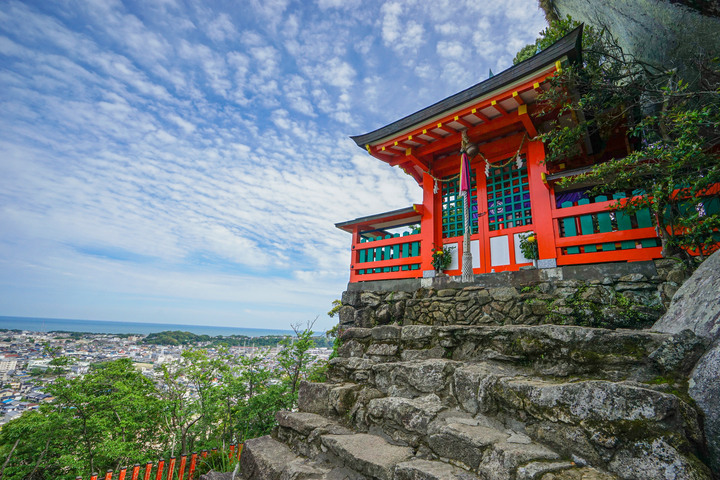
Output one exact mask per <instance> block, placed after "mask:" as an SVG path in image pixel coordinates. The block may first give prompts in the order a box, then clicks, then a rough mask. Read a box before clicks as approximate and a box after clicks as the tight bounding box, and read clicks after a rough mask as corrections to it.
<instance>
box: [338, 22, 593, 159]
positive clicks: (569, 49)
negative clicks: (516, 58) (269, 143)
mask: <svg viewBox="0 0 720 480" xmlns="http://www.w3.org/2000/svg"><path fill="white" fill-rule="evenodd" d="M582 30H583V25H582V24H581V25H580V26H579V27H577V28H575V29H574V30H572V31H571V32H569V33H568V34H567V35H565V36H564V37H562V38H561V39H559V40H558V41H557V42H555V43H553V44H552V45H550V46H549V47H548V48H546V49H545V50H543V51H541V52H540V53H538V54H536V55H533V56H532V57H530V58H528V59H526V60H523V61H522V62H520V63H518V64H517V65H513V66H512V67H510V68H507V69H505V70H503V71H502V72H500V73H498V74H496V75H495V76H493V77H490V78H488V79H486V80H484V81H482V82H480V83H477V84H475V85H473V86H471V87H469V88H466V89H465V90H462V91H460V92H458V93H456V94H454V95H451V96H449V97H447V98H445V99H443V100H440V101H439V102H436V103H434V104H432V105H430V106H428V107H425V108H423V109H422V110H418V111H417V112H415V113H412V114H410V115H408V116H406V117H403V118H401V119H399V120H396V121H394V122H392V123H390V124H388V125H385V126H384V127H380V128H378V129H377V130H373V131H372V132H368V133H365V134H362V135H355V136H351V137H350V138H351V139H353V140H354V141H355V144H357V146H358V147H360V148H363V149H364V148H365V145H367V144H370V143H373V142H375V141H377V140H380V139H382V138H386V137H388V136H391V135H393V134H395V133H398V132H400V131H402V130H404V129H406V128H409V127H411V126H413V125H417V124H418V123H422V122H424V121H426V120H429V119H431V118H432V117H435V116H436V115H439V114H441V113H443V112H446V111H449V110H452V109H453V108H455V107H458V106H460V105H462V104H464V103H466V102H468V101H470V100H472V99H474V98H477V97H480V96H482V95H485V94H487V93H489V92H492V91H494V90H497V89H500V88H502V87H504V86H505V85H508V84H510V83H512V82H513V81H515V80H516V79H518V78H522V77H523V76H525V75H527V74H529V73H531V72H533V71H535V70H538V69H540V68H542V67H544V66H546V65H548V64H551V63H554V62H555V61H556V60H558V59H560V58H561V57H563V56H567V57H568V59H570V61H573V62H576V61H580V60H581V40H582Z"/></svg>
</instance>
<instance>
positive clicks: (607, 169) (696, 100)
mask: <svg viewBox="0 0 720 480" xmlns="http://www.w3.org/2000/svg"><path fill="white" fill-rule="evenodd" d="M575 26H577V24H576V23H575V22H573V21H572V20H571V19H570V18H567V19H565V20H563V21H559V22H554V23H553V24H552V25H551V26H550V27H549V28H548V29H546V30H545V31H543V32H542V36H541V38H540V39H538V41H537V42H536V44H535V45H534V47H535V48H538V47H540V48H542V47H544V46H547V44H548V42H549V43H552V42H553V41H555V40H557V39H558V38H560V37H561V36H563V35H564V34H566V33H567V32H569V31H570V30H571V29H572V28H574V27H575ZM529 50H531V47H530V46H528V47H526V49H524V50H523V51H524V53H523V51H521V52H520V53H519V54H518V58H522V57H523V56H524V55H527V53H528V51H529ZM686 61H687V62H688V63H693V68H678V67H679V66H678V65H649V64H647V63H643V62H641V61H639V60H637V59H636V58H634V57H633V56H632V55H629V54H627V53H626V52H624V51H623V50H622V48H620V47H619V45H618V43H617V42H616V41H615V40H614V39H613V38H612V36H611V35H610V34H609V33H608V31H607V30H606V29H603V28H601V27H597V26H596V27H595V28H591V27H587V26H586V27H585V30H584V37H583V52H582V62H580V63H578V64H575V65H568V66H567V67H566V68H564V69H563V71H562V73H561V74H559V75H556V76H555V77H554V78H553V79H552V80H551V88H550V89H549V90H548V92H547V93H545V94H543V95H541V101H542V102H543V104H544V106H545V109H544V110H543V111H542V112H541V115H550V114H551V112H552V114H554V115H557V117H556V121H554V122H550V124H551V125H552V128H550V129H549V130H547V131H544V132H543V133H541V135H540V138H541V139H542V141H543V142H544V143H545V146H546V162H548V163H549V164H552V163H554V162H565V161H567V160H569V159H573V158H578V157H580V156H583V155H585V156H591V157H592V158H594V161H595V162H599V164H598V165H596V166H595V167H594V168H593V169H592V170H591V171H590V172H589V173H585V174H583V175H579V176H575V177H567V178H566V179H564V180H563V184H564V185H565V186H569V187H572V185H578V184H585V185H587V184H591V185H595V186H594V188H593V189H592V190H590V192H589V193H590V194H592V195H601V194H605V195H608V194H609V195H611V196H612V195H613V194H616V193H624V194H626V196H627V199H621V200H618V202H617V203H616V204H615V205H614V208H617V209H620V210H623V211H625V212H626V213H628V214H632V213H634V212H636V211H638V210H641V209H648V210H649V211H650V212H651V214H652V218H653V219H654V222H655V226H656V230H657V232H658V235H659V236H660V238H661V241H662V246H663V253H664V255H665V256H669V255H676V254H682V255H683V256H687V253H688V252H693V253H696V254H699V255H700V256H701V257H702V256H703V255H705V254H707V253H709V252H710V251H712V249H713V248H714V245H715V244H716V243H717V242H718V241H719V240H720V235H719V234H718V232H719V229H720V195H718V184H719V183H720V157H719V154H720V149H719V145H720V133H719V132H720V64H719V62H718V58H711V57H709V56H707V55H704V54H703V53H702V52H700V51H698V52H697V55H696V56H694V57H693V58H687V59H686ZM679 71H683V72H695V73H694V74H693V75H694V76H693V77H692V78H682V76H681V75H680V74H679V73H678V72H679ZM685 75H689V74H688V73H686V74H685ZM558 106H559V110H558ZM563 116H565V117H569V118H573V121H572V122H567V121H559V120H557V119H560V118H562V117H563ZM541 120H544V119H542V118H541ZM618 134H621V135H625V136H626V137H627V140H628V143H627V147H628V149H627V150H626V152H625V153H626V154H624V155H617V154H616V155H612V156H609V155H607V154H606V153H605V148H606V146H607V144H608V142H609V140H610V138H611V137H612V136H613V135H618ZM588 144H592V145H593V150H594V151H593V152H589V151H587V150H588V148H587V145H588Z"/></svg>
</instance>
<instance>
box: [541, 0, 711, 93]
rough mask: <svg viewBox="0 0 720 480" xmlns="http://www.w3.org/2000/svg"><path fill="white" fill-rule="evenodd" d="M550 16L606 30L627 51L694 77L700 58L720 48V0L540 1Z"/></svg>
mask: <svg viewBox="0 0 720 480" xmlns="http://www.w3.org/2000/svg"><path fill="white" fill-rule="evenodd" d="M539 3H540V6H541V7H542V8H543V9H544V10H545V12H546V14H548V17H549V18H565V17H566V16H568V15H570V16H571V17H572V18H573V19H574V20H577V21H579V22H585V23H586V24H588V25H592V26H593V27H595V28H597V29H602V28H606V29H607V30H608V31H609V33H610V34H611V35H612V36H613V37H614V38H616V39H617V40H618V43H619V45H620V46H621V47H622V48H623V51H624V52H625V53H627V54H630V55H632V56H633V57H635V58H637V59H639V60H642V61H644V62H646V63H650V64H651V65H655V66H657V67H658V68H661V69H665V70H668V71H669V70H672V69H677V70H678V71H680V73H681V74H682V76H683V78H685V79H688V80H690V81H693V80H694V79H695V78H696V77H697V76H698V73H699V72H697V71H696V68H697V65H696V61H697V60H698V58H699V57H700V56H702V55H705V56H710V58H712V56H714V55H715V54H716V52H718V51H720V36H718V35H717V32H718V31H720V18H719V17H718V11H720V8H719V7H718V4H717V2H713V1H708V2H703V1H701V2H697V1H688V0H681V1H679V0H613V1H612V2H597V1H594V0H540V2H539Z"/></svg>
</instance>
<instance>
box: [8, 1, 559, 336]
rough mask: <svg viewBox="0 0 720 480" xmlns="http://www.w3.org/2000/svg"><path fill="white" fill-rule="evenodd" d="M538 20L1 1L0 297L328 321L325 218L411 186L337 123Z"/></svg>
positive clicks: (330, 250)
mask: <svg viewBox="0 0 720 480" xmlns="http://www.w3.org/2000/svg"><path fill="white" fill-rule="evenodd" d="M544 26H545V21H544V19H543V16H542V14H541V12H540V11H539V10H538V7H537V3H536V0H497V1H492V2H481V1H477V0H472V1H446V0H438V1H434V2H425V1H406V2H399V1H386V2H382V1H359V0H315V1H310V0H307V1H304V2H293V1H289V0H266V1H260V0H247V1H207V0H197V1H195V0H154V1H149V2H148V1H137V2H135V1H126V2H122V1H119V0H53V1H46V0H42V1H37V2H32V1H25V2H17V1H13V0H9V1H8V0H3V1H2V2H0V315H17V316H45V317H60V318H80V319H98V320H117V321H133V322H143V321H147V322H161V323H186V324H208V325H227V326H238V327H259V328H282V329H285V328H288V326H289V325H290V324H291V323H297V322H304V321H306V320H312V319H313V318H315V317H316V316H319V318H318V322H317V324H316V327H318V328H322V329H324V328H329V327H330V326H332V325H333V324H334V323H335V322H336V320H333V319H330V318H329V317H327V315H326V312H327V311H328V310H329V308H330V306H331V305H330V303H331V301H332V300H333V299H335V298H339V297H340V294H341V292H342V291H343V290H344V289H345V287H346V285H347V281H348V278H349V259H350V236H349V235H348V234H347V233H344V232H342V231H340V230H337V229H335V228H334V224H335V223H336V222H340V221H345V220H350V219H353V218H356V217H359V216H365V215H370V214H375V213H380V212H384V211H388V210H392V209H396V208H403V207H406V206H409V205H410V204H411V203H413V202H420V201H421V191H420V188H419V187H417V186H416V185H415V184H414V182H413V181H412V180H411V179H410V177H408V176H406V175H405V174H403V173H402V172H401V171H399V170H398V169H397V168H395V169H392V168H390V167H387V166H385V165H384V164H383V163H381V162H380V161H378V160H375V159H373V158H372V157H370V156H369V155H367V154H366V153H365V152H363V151H362V150H361V149H359V148H358V147H357V146H355V144H354V143H353V142H352V141H351V140H350V139H349V138H348V136H349V135H357V134H362V133H366V132H368V131H370V130H374V129H376V128H378V127H380V126H383V125H385V124H387V123H390V122H391V121H394V120H396V119H398V118H400V117H402V116H405V115H407V114H410V113H412V112H414V111H416V110H418V109H420V108H422V107H424V106H427V105H429V104H431V103H434V102H435V101H437V100H440V99H442V98H444V97H446V96H448V95H450V94H453V93H455V92H457V91H459V90H461V89H464V88H467V87H469V86H470V85H473V84H475V83H477V82H479V81H481V80H484V79H485V78H487V75H488V69H492V70H493V71H494V72H496V73H497V72H499V71H501V70H504V69H505V68H508V67H509V66H510V65H511V63H512V58H513V56H514V54H515V53H516V52H517V51H518V50H519V49H520V48H521V47H523V46H524V45H525V44H527V43H530V42H532V41H533V40H534V39H535V37H536V36H537V34H538V32H539V31H540V30H542V29H543V28H544Z"/></svg>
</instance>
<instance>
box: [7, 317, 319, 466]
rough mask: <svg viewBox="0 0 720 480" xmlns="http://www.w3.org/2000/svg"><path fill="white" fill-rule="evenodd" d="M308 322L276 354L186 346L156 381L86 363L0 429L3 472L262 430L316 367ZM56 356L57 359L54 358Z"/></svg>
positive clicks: (170, 450) (162, 451)
mask: <svg viewBox="0 0 720 480" xmlns="http://www.w3.org/2000/svg"><path fill="white" fill-rule="evenodd" d="M311 328H312V323H310V324H308V325H307V327H306V328H304V329H301V328H300V327H299V326H293V329H294V331H295V334H296V335H295V337H293V339H292V340H290V339H288V340H286V341H284V342H283V345H282V346H281V348H280V349H279V351H277V352H275V353H276V355H274V356H273V355H270V351H269V350H265V351H260V352H258V353H256V354H254V355H251V356H239V355H234V354H232V353H231V352H230V351H229V350H228V349H225V348H220V349H218V350H217V351H215V352H213V355H210V354H209V352H208V351H207V350H203V349H188V350H185V351H184V352H183V354H182V358H181V361H180V362H177V363H174V364H164V365H163V366H162V367H161V368H162V370H161V376H160V380H159V381H158V382H153V381H151V380H150V379H148V378H147V377H145V376H144V375H142V374H141V373H140V372H139V371H138V370H137V369H135V367H134V366H133V364H132V362H131V361H130V360H129V359H122V360H116V361H112V362H106V363H102V364H97V365H94V366H93V368H92V369H91V371H90V372H89V373H88V374H87V375H84V376H82V377H77V378H72V379H67V378H63V377H61V378H58V379H56V380H55V381H54V382H53V383H52V384H49V386H48V387H47V390H48V393H50V394H51V395H53V397H54V401H53V402H51V403H47V404H42V405H41V406H40V408H39V410H37V411H32V412H28V413H26V414H23V415H21V416H20V417H19V418H17V419H15V420H13V421H11V422H8V423H7V424H6V425H5V426H4V427H3V429H2V430H1V431H0V463H4V467H0V468H2V473H0V476H1V477H2V479H3V480H21V479H27V480H30V479H34V480H45V479H48V480H49V479H74V478H75V477H76V476H77V475H81V476H83V477H84V478H87V477H89V475H90V473H91V472H103V471H105V470H106V469H112V470H114V471H117V470H118V469H119V468H120V467H121V466H125V465H132V464H135V463H139V464H143V463H145V462H147V461H154V460H156V459H157V458H158V457H166V456H169V455H180V454H183V453H189V452H192V451H198V450H200V449H206V448H207V449H209V448H214V447H219V448H223V447H225V446H227V445H230V444H234V443H236V442H242V441H244V440H245V439H247V438H254V437H257V436H262V435H265V434H267V433H269V432H270V430H271V429H272V428H273V427H274V426H275V412H277V411H278V410H282V409H289V408H293V406H294V405H295V403H296V401H297V390H298V387H299V383H300V381H302V380H304V379H307V378H310V376H312V375H317V372H318V370H322V367H320V366H318V364H317V363H316V362H315V359H314V358H313V356H312V355H310V349H311V348H313V347H314V340H313V338H314V337H313V332H312V330H311ZM58 363H63V361H62V360H59V362H58Z"/></svg>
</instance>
